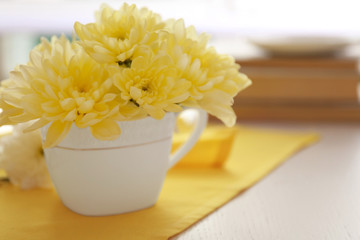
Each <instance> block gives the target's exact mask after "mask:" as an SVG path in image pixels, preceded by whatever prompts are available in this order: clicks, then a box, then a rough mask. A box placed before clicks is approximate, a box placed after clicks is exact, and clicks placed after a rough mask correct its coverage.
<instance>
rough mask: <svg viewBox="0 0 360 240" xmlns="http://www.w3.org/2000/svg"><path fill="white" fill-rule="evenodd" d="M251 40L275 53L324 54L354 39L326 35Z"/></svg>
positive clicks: (348, 43) (340, 47) (340, 48)
mask: <svg viewBox="0 0 360 240" xmlns="http://www.w3.org/2000/svg"><path fill="white" fill-rule="evenodd" d="M249 41H250V42H251V43H252V44H254V45H256V46H258V47H260V48H262V49H263V50H265V51H267V52H269V53H271V54H275V55H323V54H331V53H334V52H336V51H339V50H342V49H344V48H345V47H346V46H348V45H350V44H351V43H352V40H350V39H348V38H341V37H325V36H286V37H256V38H250V39H249Z"/></svg>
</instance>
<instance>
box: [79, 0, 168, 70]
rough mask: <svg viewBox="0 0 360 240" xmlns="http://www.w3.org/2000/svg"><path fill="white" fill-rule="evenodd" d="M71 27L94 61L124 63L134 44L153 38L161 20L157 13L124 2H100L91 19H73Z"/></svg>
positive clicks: (143, 42)
mask: <svg viewBox="0 0 360 240" xmlns="http://www.w3.org/2000/svg"><path fill="white" fill-rule="evenodd" d="M74 28H75V31H76V33H77V35H78V36H79V38H80V39H81V44H82V46H83V47H84V49H85V50H86V52H87V53H88V54H89V55H90V56H91V57H93V58H94V59H95V60H96V61H98V62H100V63H116V62H117V63H119V64H124V65H126V64H127V63H128V61H129V60H130V58H131V57H132V55H133V53H134V51H135V50H136V48H137V47H138V46H140V45H142V44H145V45H148V46H150V45H151V44H153V43H154V42H155V41H156V40H157V38H158V36H157V32H158V31H159V30H161V29H163V28H164V23H163V22H162V20H161V17H160V15H158V14H155V13H153V12H152V11H149V10H148V9H146V8H141V9H138V8H137V7H136V6H135V5H134V4H133V5H128V4H126V3H125V4H124V5H123V6H122V7H121V8H120V9H119V10H114V9H112V8H110V7H108V6H106V5H104V6H103V7H102V9H101V10H100V12H98V13H97V14H96V22H95V23H89V24H86V25H83V24H81V23H79V22H76V23H75V26H74Z"/></svg>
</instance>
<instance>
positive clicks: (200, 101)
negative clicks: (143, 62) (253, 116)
mask: <svg viewBox="0 0 360 240" xmlns="http://www.w3.org/2000/svg"><path fill="white" fill-rule="evenodd" d="M167 28H168V29H169V32H170V33H171V34H169V36H168V39H167V45H165V46H166V51H167V52H168V54H169V55H170V56H171V57H172V59H173V61H175V63H176V65H177V68H178V71H179V72H180V75H181V78H184V79H186V80H188V81H190V82H191V88H190V89H189V92H190V98H189V99H188V100H187V101H185V102H184V103H183V105H185V106H195V107H200V108H203V109H204V110H206V111H207V112H208V113H210V114H212V115H214V116H216V117H218V118H219V119H221V120H222V121H223V122H224V123H225V125H227V126H233V125H234V124H235V122H236V115H235V113H234V111H233V109H232V107H231V106H232V104H233V101H234V100H233V97H234V96H235V95H236V94H237V93H238V92H239V91H240V90H242V89H244V88H246V87H247V86H249V85H250V84H251V81H250V80H249V78H248V77H247V76H246V75H244V74H242V73H239V68H240V66H239V65H238V64H236V63H235V61H234V59H233V58H232V57H230V56H228V55H220V54H218V53H217V52H216V51H215V49H214V48H212V47H211V48H207V46H206V45H207V41H208V39H209V36H207V35H205V34H201V35H197V34H196V31H195V29H194V28H193V27H189V28H185V25H184V22H183V20H181V19H180V20H177V21H174V20H171V21H168V23H167Z"/></svg>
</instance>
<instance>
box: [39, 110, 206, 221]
mask: <svg viewBox="0 0 360 240" xmlns="http://www.w3.org/2000/svg"><path fill="white" fill-rule="evenodd" d="M196 111H197V113H198V118H197V121H196V126H195V129H194V131H193V133H192V135H191V136H190V137H189V139H188V141H187V142H186V143H185V144H184V145H183V146H182V147H181V148H180V149H179V150H178V151H177V152H176V153H175V154H173V155H172V156H170V151H171V144H172V135H173V131H174V128H175V123H176V114H174V113H167V114H166V115H165V117H164V118H163V119H161V120H155V119H153V118H151V117H147V118H144V119H141V120H136V121H124V122H119V126H120V128H121V131H122V133H121V136H120V137H119V138H118V139H116V140H113V141H100V140H97V139H95V138H94V137H93V136H92V135H91V132H90V130H89V129H88V128H85V129H81V128H78V127H76V126H75V125H73V126H72V128H71V130H70V132H69V134H68V135H67V136H66V138H65V139H64V140H63V141H62V142H61V143H60V144H59V145H58V146H55V147H53V148H48V149H44V151H45V159H46V164H47V167H48V169H49V173H50V177H51V179H52V181H53V184H54V186H55V189H56V191H57V193H58V195H59V197H60V198H61V200H62V201H63V203H64V204H65V206H67V207H68V208H69V209H71V210H72V211H74V212H76V213H79V214H82V215H88V216H103V215H113V214H120V213H125V212H131V211H135V210H140V209H144V208H147V207H150V206H152V205H154V204H155V203H156V201H157V199H158V197H159V194H160V191H161V188H162V185H163V182H164V179H165V175H166V173H167V171H168V169H169V168H171V167H172V166H173V165H175V163H176V162H178V161H179V160H180V159H181V157H182V156H184V155H185V154H186V153H187V152H188V151H189V150H190V149H191V148H192V146H193V145H194V144H195V142H196V141H197V140H198V138H199V136H200V134H201V132H202V131H203V129H204V128H205V126H206V123H207V114H206V112H205V111H203V110H199V109H197V110H196ZM47 128H48V126H46V127H44V128H42V137H43V139H44V138H45V136H46V132H47Z"/></svg>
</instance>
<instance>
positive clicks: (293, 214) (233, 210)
mask: <svg viewBox="0 0 360 240" xmlns="http://www.w3.org/2000/svg"><path fill="white" fill-rule="evenodd" d="M243 125H244V124H243ZM245 125H246V126H255V127H264V128H272V129H287V130H295V131H312V132H317V133H319V134H320V135H321V137H322V138H321V140H320V141H319V142H318V143H316V144H315V145H312V146H310V147H308V148H306V149H304V150H302V151H300V152H298V153H297V154H295V155H294V156H292V157H291V158H289V159H288V160H287V161H286V162H285V163H284V164H282V165H281V166H279V167H278V168H277V169H276V170H275V171H273V172H272V173H270V174H269V175H268V176H267V177H265V178H264V179H263V180H261V181H260V182H259V183H257V184H256V185H255V186H253V187H251V188H250V189H249V190H247V191H246V192H244V193H242V194H241V195H239V196H238V197H236V198H235V199H233V200H232V201H230V202H229V203H227V204H225V205H224V206H223V207H221V208H220V209H218V210H217V211H215V212H214V213H212V214H211V215H209V216H208V217H206V218H204V219H203V220H201V221H200V222H198V223H197V224H195V225H194V226H192V227H191V228H190V229H188V230H187V231H185V232H184V233H182V234H180V235H179V236H176V237H174V238H173V239H178V240H186V239H194V240H200V239H204V240H211V239H220V240H230V239H234V240H235V239H236V240H237V239H242V240H243V239H244V240H247V239H251V240H253V239H254V240H258V239H261V240H262V239H265V240H273V239H274V240H275V239H276V240H283V239H284V240H285V239H286V240H312V239H314V240H322V239H329V240H332V239H334V240H335V239H336V240H346V239H360V123H359V124H354V123H353V124H345V123H344V124H320V123H317V124H315V123H314V124H310V123H307V124H284V123H276V124H274V123H272V124H245Z"/></svg>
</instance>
